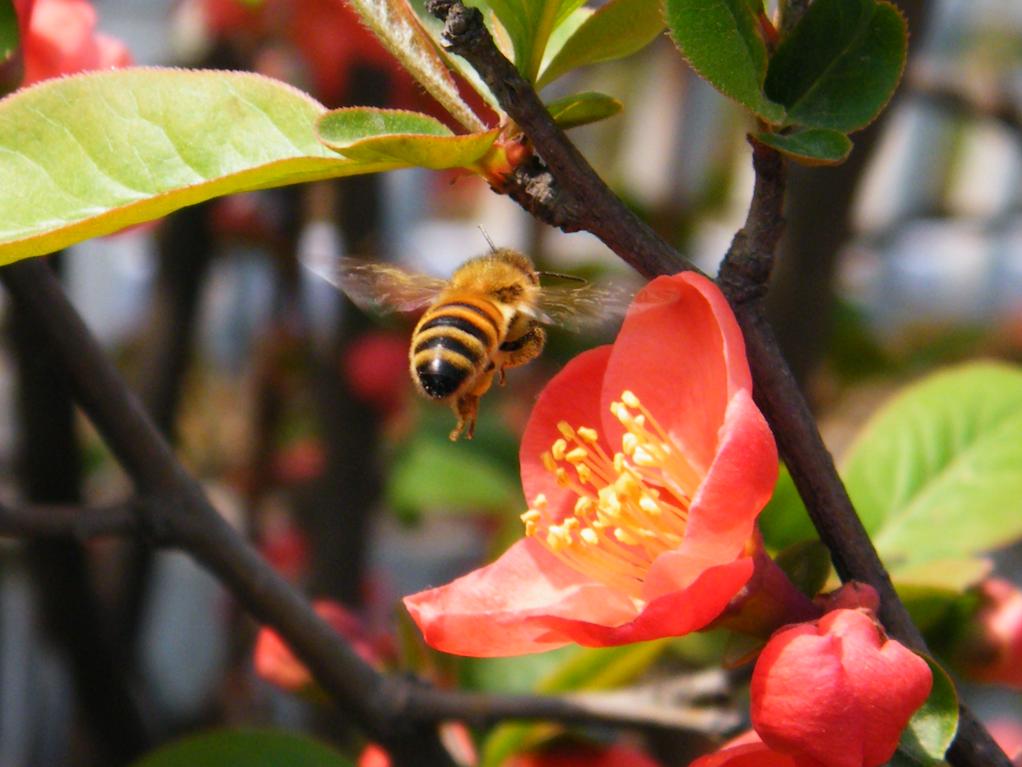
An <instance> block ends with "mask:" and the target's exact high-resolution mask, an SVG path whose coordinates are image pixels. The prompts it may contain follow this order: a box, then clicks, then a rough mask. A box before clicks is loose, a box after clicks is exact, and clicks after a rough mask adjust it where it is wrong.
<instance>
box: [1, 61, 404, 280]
mask: <svg viewBox="0 0 1022 767" xmlns="http://www.w3.org/2000/svg"><path fill="white" fill-rule="evenodd" d="M323 111H324V108H323V106H322V105H321V104H319V103H318V102H316V101H315V100H313V99H312V98H310V97H309V96H307V95H306V94H304V93H302V92H301V91H298V90H296V89H295V88H292V87H290V86H288V85H285V84H283V83H280V82H277V81H276V80H271V79H270V78H268V77H262V76H259V75H254V74H247V73H241V72H209V71H186V70H182V69H158V68H144V69H120V70H116V71H106V72H89V73H85V74H81V75H75V76H73V77H64V78H60V79H54V80H47V81H44V82H42V83H39V84H38V85H35V86H33V87H31V88H26V89H24V90H21V91H18V92H16V93H14V94H12V95H10V96H8V97H7V98H5V99H4V100H3V101H0V148H2V150H3V151H0V178H3V180H4V194H3V195H0V265H2V264H8V263H11V262H13V261H17V260H18V259H21V258H25V257H27V256H38V255H42V254H44V253H51V252H53V251H55V250H58V249H60V248H63V247H65V246H67V245H71V244H72V243H75V242H79V241H81V240H85V239H88V238H90V237H96V236H99V235H103V234H109V233H110V232H114V231H117V230H118V229H123V228H124V227H126V226H130V225H131V224H137V223H139V222H141V221H149V220H152V219H154V218H159V217H160V216H165V215H166V214H168V213H170V212H171V211H173V210H177V209H178V208H181V207H184V206H186V205H193V204H195V203H197V202H201V201H203V200H208V199H210V198H211V197H217V196H219V195H224V194H231V193H234V192H242V191H249V190H252V189H263V188H267V187H272V186H282V185H284V184H294V183H299V182H304V181H312V180H316V179H323V178H331V177H335V176H347V175H352V174H355V173H370V172H375V171H381V170H388V169H390V168H393V167H396V164H394V163H382V162H380V163H363V162H355V161H352V160H346V159H343V158H340V157H338V156H337V155H336V154H334V153H332V152H330V151H329V150H327V149H326V148H325V147H324V146H322V145H321V144H320V143H319V141H317V139H316V134H315V131H314V125H315V121H316V119H317V118H318V117H319V116H320V115H321V114H322V113H323Z"/></svg>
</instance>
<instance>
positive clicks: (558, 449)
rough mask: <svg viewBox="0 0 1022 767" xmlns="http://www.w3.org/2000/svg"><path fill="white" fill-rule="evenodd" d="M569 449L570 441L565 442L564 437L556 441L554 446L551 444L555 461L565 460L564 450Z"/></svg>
mask: <svg viewBox="0 0 1022 767" xmlns="http://www.w3.org/2000/svg"><path fill="white" fill-rule="evenodd" d="M567 449H568V443H567V442H565V441H564V440H563V439H559V440H557V441H556V442H554V444H553V446H551V448H550V452H551V453H552V454H553V456H554V460H555V461H563V460H564V451H565V450H567Z"/></svg>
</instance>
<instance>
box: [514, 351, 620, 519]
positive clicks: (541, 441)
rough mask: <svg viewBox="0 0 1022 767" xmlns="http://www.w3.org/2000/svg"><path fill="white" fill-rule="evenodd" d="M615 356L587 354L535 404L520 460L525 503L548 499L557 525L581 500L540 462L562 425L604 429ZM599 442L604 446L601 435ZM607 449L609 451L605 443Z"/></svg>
mask: <svg viewBox="0 0 1022 767" xmlns="http://www.w3.org/2000/svg"><path fill="white" fill-rule="evenodd" d="M610 352H611V347H610V346H598V347H597V348H595V349H590V350H589V351H586V352H583V353H582V354H580V355H578V356H577V357H575V359H573V360H571V362H569V363H568V364H567V365H565V366H564V368H563V369H561V371H560V372H559V373H558V374H557V375H555V376H554V377H553V378H552V379H550V383H548V384H547V385H546V387H545V388H544V389H543V393H542V394H540V395H539V399H537V400H536V405H535V406H534V407H533V409H532V415H530V416H529V422H528V424H527V425H526V427H525V434H524V435H522V447H521V451H520V453H519V460H520V461H521V467H522V490H523V491H524V492H525V500H526V502H527V503H530V504H531V503H532V501H533V499H534V498H535V497H536V495H538V494H539V493H542V494H543V495H545V496H546V497H547V503H548V509H549V510H550V512H549V513H550V514H551V516H552V518H553V519H554V520H556V521H560V519H561V518H562V517H564V516H565V515H567V514H569V513H570V512H571V510H572V508H573V507H574V505H575V499H576V498H577V496H576V495H575V494H574V493H572V492H571V491H569V490H568V489H567V488H563V487H559V486H558V484H557V480H556V479H554V476H553V475H552V474H550V472H548V471H547V470H546V468H544V466H543V461H542V459H541V456H542V455H543V453H545V452H547V451H548V450H550V446H551V445H552V444H553V443H554V441H555V440H556V439H557V438H558V437H560V436H561V433H560V432H559V431H558V430H557V424H558V423H559V422H560V421H567V422H568V423H569V424H570V425H571V426H572V427H574V428H578V427H579V426H589V427H592V428H599V426H600V420H601V413H600V387H601V384H602V382H603V374H604V371H605V370H606V368H607V360H608V359H609V358H610ZM600 437H601V442H602V437H603V434H602V433H601V434H600ZM603 444H604V448H605V449H607V445H606V443H603Z"/></svg>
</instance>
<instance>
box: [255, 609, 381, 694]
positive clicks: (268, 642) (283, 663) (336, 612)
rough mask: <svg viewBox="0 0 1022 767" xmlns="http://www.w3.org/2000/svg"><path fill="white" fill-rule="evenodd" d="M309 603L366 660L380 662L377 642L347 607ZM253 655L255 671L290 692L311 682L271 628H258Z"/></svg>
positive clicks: (303, 669) (296, 659)
mask: <svg viewBox="0 0 1022 767" xmlns="http://www.w3.org/2000/svg"><path fill="white" fill-rule="evenodd" d="M312 606H313V609H314V610H315V611H316V614H317V615H318V616H319V617H320V618H322V619H323V620H325V621H326V622H327V623H329V624H330V626H331V627H332V628H333V629H334V630H335V631H336V632H337V633H338V634H340V635H341V636H342V637H344V638H345V639H346V640H347V641H348V642H349V643H350V644H351V645H352V647H353V648H354V650H355V652H357V653H358V654H359V655H361V656H362V658H363V659H364V660H365V661H366V662H368V663H371V664H374V665H378V664H380V662H381V651H380V648H379V646H378V644H379V643H378V642H377V641H376V640H375V638H374V637H372V636H370V635H369V632H368V631H367V630H366V628H365V626H363V625H362V622H361V621H360V620H359V619H358V618H357V617H356V616H355V615H354V614H352V613H351V612H350V611H349V610H348V609H347V608H345V607H343V606H342V605H340V604H338V603H337V602H332V601H330V600H326V599H324V600H320V601H318V602H314V603H313V605H312ZM252 654H253V659H254V663H255V670H256V673H257V674H259V676H261V677H262V678H263V679H265V680H266V681H268V682H272V683H273V684H275V685H277V686H278V687H281V688H283V689H285V690H288V691H290V692H299V691H301V690H304V689H306V688H308V687H309V686H310V685H311V684H312V675H311V674H310V673H309V670H308V669H307V668H306V667H305V665H304V664H303V663H302V662H301V661H300V660H298V658H296V657H295V655H294V653H293V652H291V648H290V647H288V646H287V643H286V642H284V640H283V639H282V638H281V637H280V635H279V634H277V632H276V631H274V630H273V629H270V628H267V627H265V626H263V627H262V628H261V629H259V636H258V637H256V643H255V649H254V650H253V653H252Z"/></svg>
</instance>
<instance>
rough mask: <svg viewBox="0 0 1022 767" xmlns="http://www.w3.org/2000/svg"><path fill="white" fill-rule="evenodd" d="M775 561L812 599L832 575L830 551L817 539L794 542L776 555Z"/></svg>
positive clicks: (797, 586)
mask: <svg viewBox="0 0 1022 767" xmlns="http://www.w3.org/2000/svg"><path fill="white" fill-rule="evenodd" d="M774 561H775V562H777V565H778V566H779V567H780V568H781V569H782V570H784V573H785V575H787V576H788V579H789V580H790V581H791V582H792V583H793V584H795V588H797V589H798V590H799V591H801V592H802V593H803V594H805V595H806V596H807V597H809V598H810V599H811V598H813V597H815V596H816V595H817V594H819V593H820V589H822V588H823V584H825V583H826V582H827V577H828V576H829V575H830V568H831V564H830V551H828V550H827V547H826V546H824V545H823V544H822V543H821V542H820V541H817V540H809V541H799V542H798V543H793V544H792V545H790V546H788V547H787V548H786V549H784V550H783V551H781V552H780V553H779V554H778V555H777V556H776V557H774Z"/></svg>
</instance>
